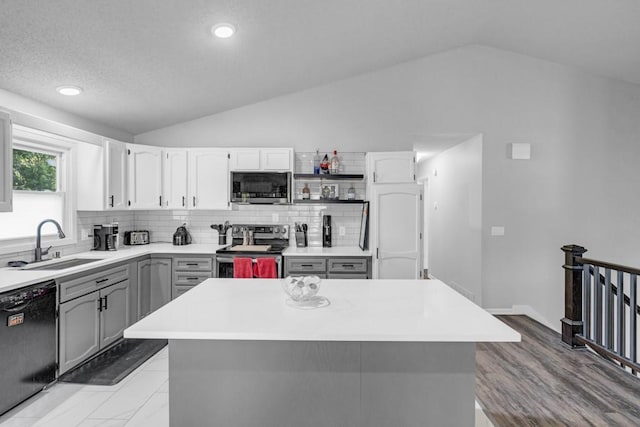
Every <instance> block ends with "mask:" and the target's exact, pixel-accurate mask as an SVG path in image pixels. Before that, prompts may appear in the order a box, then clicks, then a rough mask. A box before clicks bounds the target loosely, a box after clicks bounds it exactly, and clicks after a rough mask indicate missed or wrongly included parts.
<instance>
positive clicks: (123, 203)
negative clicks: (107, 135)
mask: <svg viewBox="0 0 640 427" xmlns="http://www.w3.org/2000/svg"><path fill="white" fill-rule="evenodd" d="M104 150H105V154H106V156H105V164H106V172H107V173H106V175H105V183H106V187H105V196H106V198H107V200H106V208H107V209H110V210H123V209H127V146H126V144H125V143H123V142H118V141H113V140H108V139H107V140H105V147H104Z"/></svg>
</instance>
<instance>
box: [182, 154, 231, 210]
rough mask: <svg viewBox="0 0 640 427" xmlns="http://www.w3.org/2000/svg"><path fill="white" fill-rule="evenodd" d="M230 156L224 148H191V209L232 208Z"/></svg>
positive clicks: (189, 203) (189, 202)
mask: <svg viewBox="0 0 640 427" xmlns="http://www.w3.org/2000/svg"><path fill="white" fill-rule="evenodd" d="M229 157H230V156H229V153H228V151H227V150H223V149H217V148H192V149H190V150H189V163H188V166H189V200H188V205H189V209H225V210H226V209H230V206H231V204H230V203H229Z"/></svg>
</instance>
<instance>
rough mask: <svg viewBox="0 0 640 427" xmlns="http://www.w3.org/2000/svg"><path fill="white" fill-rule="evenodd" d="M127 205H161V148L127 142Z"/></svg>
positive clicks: (132, 206)
mask: <svg viewBox="0 0 640 427" xmlns="http://www.w3.org/2000/svg"><path fill="white" fill-rule="evenodd" d="M127 153H128V165H129V168H128V171H127V172H128V176H129V179H128V181H129V207H130V208H131V209H160V208H161V207H162V150H161V149H159V148H156V147H149V146H145V145H135V144H127Z"/></svg>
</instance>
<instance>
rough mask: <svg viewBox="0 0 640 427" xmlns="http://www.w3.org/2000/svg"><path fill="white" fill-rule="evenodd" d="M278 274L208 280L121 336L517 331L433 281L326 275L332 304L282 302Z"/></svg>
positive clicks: (469, 337) (425, 337)
mask: <svg viewBox="0 0 640 427" xmlns="http://www.w3.org/2000/svg"><path fill="white" fill-rule="evenodd" d="M280 283H281V282H280V280H279V279H208V280H206V281H204V282H203V283H201V284H200V285H198V286H196V287H195V288H194V289H192V290H190V291H189V292H186V293H185V294H183V295H181V296H180V297H178V298H177V299H175V300H173V301H171V302H170V303H168V304H167V305H165V306H163V307H161V308H160V309H158V310H156V311H155V312H153V313H151V314H150V315H148V316H147V317H145V318H144V319H142V320H140V321H139V322H137V323H136V324H134V325H132V326H131V327H129V328H128V329H126V330H125V332H124V336H125V337H126V338H168V339H205V340H273V341H394V342H402V341H409V342H411V341H414V342H415V341H417V342H517V341H520V334H518V333H517V332H516V331H514V330H513V329H511V328H509V327H508V326H507V325H505V324H504V323H502V322H501V321H499V320H498V319H496V318H495V317H494V316H492V315H491V314H489V313H487V312H486V311H484V310H483V309H482V308H480V307H478V306H477V305H475V304H474V303H472V302H471V301H469V300H468V299H466V298H464V297H463V296H462V295H460V294H459V293H457V292H456V291H454V290H453V289H451V288H450V287H449V286H447V285H445V284H444V283H442V282H440V281H438V280H338V279H336V280H327V279H325V280H323V281H322V283H321V288H320V292H319V295H322V296H326V297H327V298H329V300H330V301H331V305H329V306H328V307H325V308H319V309H313V310H301V309H297V308H293V307H290V306H289V305H287V304H286V302H285V300H286V299H287V296H286V295H285V293H284V292H283V291H282V289H281V284H280Z"/></svg>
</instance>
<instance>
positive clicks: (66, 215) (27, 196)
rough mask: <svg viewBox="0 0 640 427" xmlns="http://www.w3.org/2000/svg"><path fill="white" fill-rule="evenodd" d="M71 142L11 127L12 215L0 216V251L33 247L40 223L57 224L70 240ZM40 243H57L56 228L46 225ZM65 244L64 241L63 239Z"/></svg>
mask: <svg viewBox="0 0 640 427" xmlns="http://www.w3.org/2000/svg"><path fill="white" fill-rule="evenodd" d="M72 146H73V144H72V141H71V140H67V139H66V138H62V137H59V136H56V135H53V134H49V133H46V132H41V131H36V130H32V129H28V128H25V127H22V126H17V125H14V128H13V212H6V213H0V223H1V224H2V225H1V226H0V247H5V246H16V245H20V244H30V245H31V246H32V245H33V243H34V239H35V235H36V229H37V227H38V224H40V222H41V221H42V220H44V219H49V218H51V219H54V220H56V221H58V222H59V223H60V225H61V226H62V228H63V230H64V232H65V234H66V235H67V236H68V241H72V240H73V236H74V234H75V233H73V231H74V229H75V217H74V215H73V210H72V209H71V201H70V200H69V194H70V191H69V190H70V188H69V187H70V180H69V175H70V170H69V167H70V163H71V162H70V157H71V147H72ZM42 235H43V239H44V240H45V241H46V240H47V237H51V238H52V240H53V239H57V233H56V228H55V226H54V225H53V224H46V225H45V226H44V227H43V228H42ZM65 240H67V239H65Z"/></svg>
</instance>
